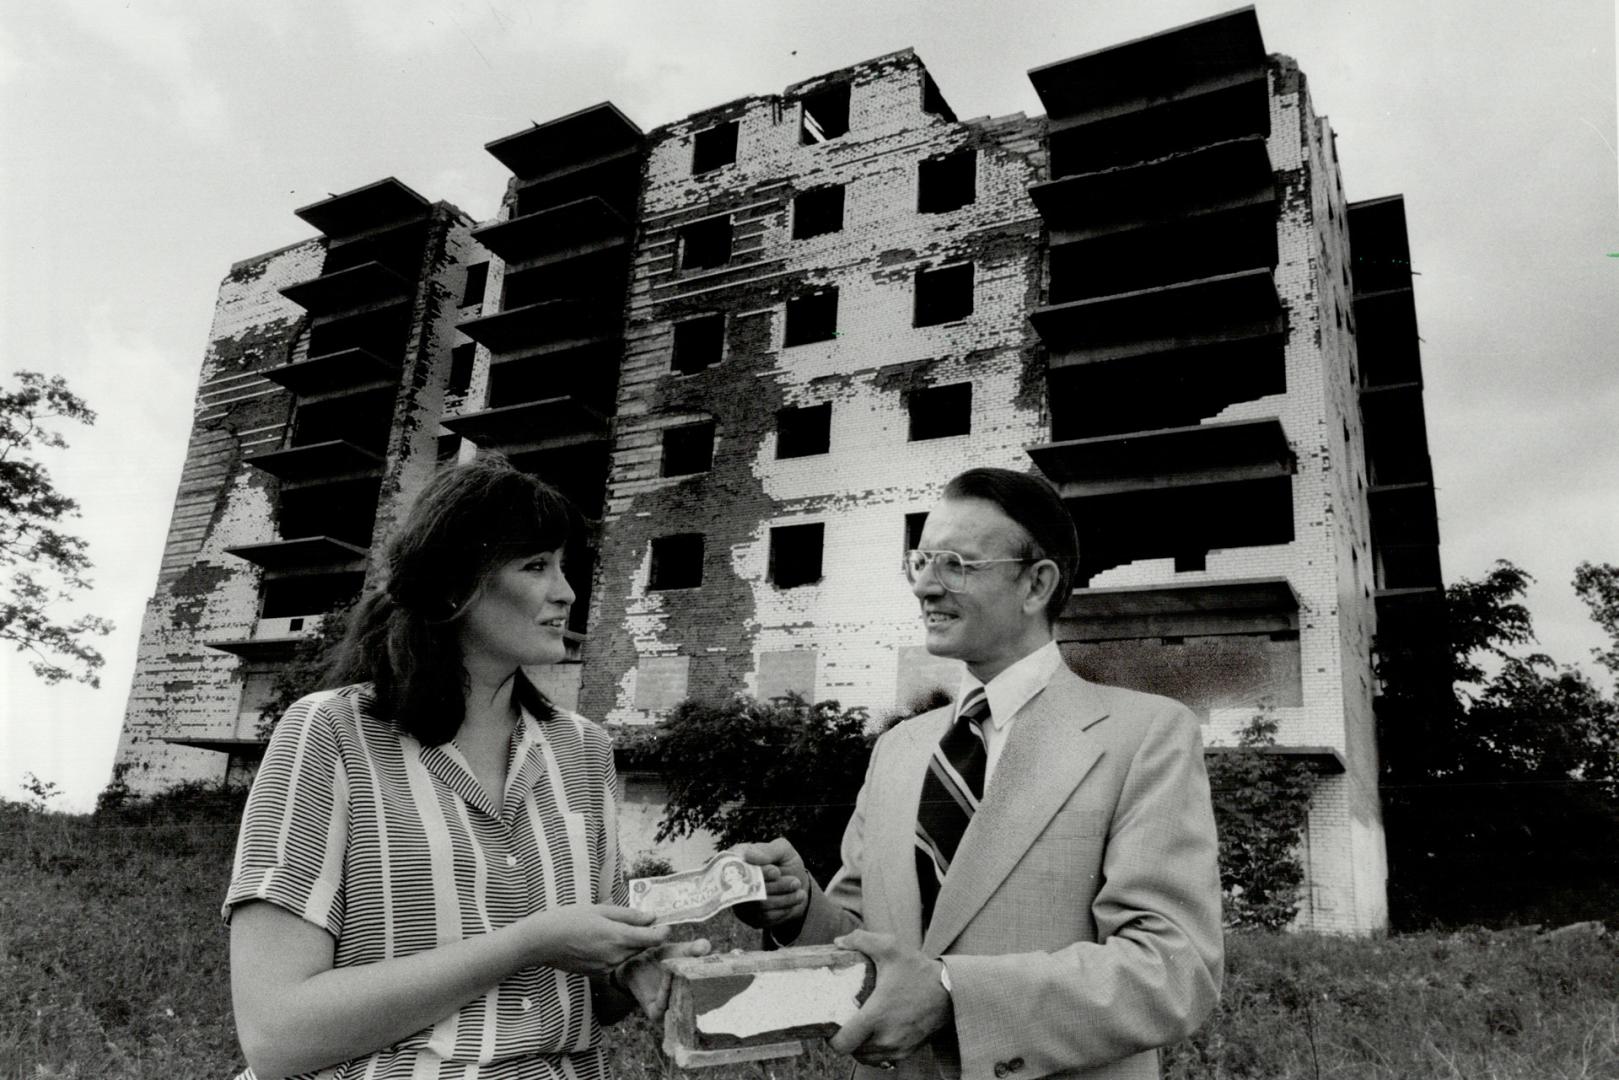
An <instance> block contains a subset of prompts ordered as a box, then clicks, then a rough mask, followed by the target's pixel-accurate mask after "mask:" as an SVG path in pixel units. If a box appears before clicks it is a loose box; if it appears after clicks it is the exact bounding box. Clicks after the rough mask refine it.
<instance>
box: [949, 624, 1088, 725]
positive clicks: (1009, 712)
mask: <svg viewBox="0 0 1619 1080" xmlns="http://www.w3.org/2000/svg"><path fill="white" fill-rule="evenodd" d="M1062 662H1063V661H1062V652H1061V651H1060V650H1059V649H1058V648H1057V643H1056V642H1055V641H1048V642H1046V643H1045V644H1044V645H1042V646H1040V647H1039V648H1038V649H1036V650H1034V652H1032V653H1030V654H1029V655H1028V656H1025V657H1023V658H1022V659H1021V660H1019V661H1017V662H1016V663H1014V664H1012V665H1011V666H1010V667H1008V668H1007V669H1006V670H1005V671H1003V672H1001V673H1000V674H999V675H997V676H995V677H994V678H993V679H991V680H989V682H988V683H983V682H980V681H979V680H978V677H977V676H976V675H974V674H973V673H972V672H970V671H963V672H962V675H961V689H960V690H959V691H958V692H957V694H956V714H957V715H958V716H959V715H960V714H961V705H962V703H963V702H964V701H966V700H967V697H968V695H970V694H971V693H972V692H973V691H974V690H976V689H978V687H980V686H982V687H984V693H985V694H987V695H988V696H989V723H990V726H991V727H993V728H996V729H999V728H1001V727H1004V726H1005V725H1007V724H1010V723H1011V722H1012V718H1013V717H1015V716H1016V715H1017V714H1018V710H1020V709H1022V708H1023V706H1025V705H1027V704H1028V703H1029V701H1030V700H1031V699H1032V698H1033V697H1034V695H1036V694H1038V693H1039V692H1040V691H1042V690H1044V689H1045V688H1046V685H1047V684H1048V683H1050V682H1051V677H1052V676H1053V675H1055V674H1057V669H1058V668H1060V667H1061V666H1062Z"/></svg>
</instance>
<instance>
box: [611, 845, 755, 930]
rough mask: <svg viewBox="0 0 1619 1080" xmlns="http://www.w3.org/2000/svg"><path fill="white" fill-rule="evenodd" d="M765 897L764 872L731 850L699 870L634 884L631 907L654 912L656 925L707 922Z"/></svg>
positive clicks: (638, 881) (649, 878) (650, 878)
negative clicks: (727, 909) (723, 912)
mask: <svg viewBox="0 0 1619 1080" xmlns="http://www.w3.org/2000/svg"><path fill="white" fill-rule="evenodd" d="M764 898H765V875H764V871H763V870H762V869H760V868H759V867H757V866H754V865H752V864H751V863H749V862H746V861H745V860H744V859H743V858H742V857H741V856H740V855H736V854H733V853H732V852H729V851H722V852H720V853H719V854H718V855H715V856H714V857H713V858H712V859H709V860H708V862H707V863H705V864H704V865H703V866H702V867H701V868H699V869H697V870H683V871H681V872H680V873H678V874H663V875H661V876H659V877H644V878H633V879H631V881H630V907H632V908H634V909H635V910H636V911H649V912H651V913H652V914H653V915H654V916H655V917H656V918H655V920H654V922H653V925H654V926H665V925H671V924H674V923H688V922H703V921H704V920H706V919H711V918H713V917H714V916H715V915H717V914H719V912H721V911H723V910H724V909H726V908H728V907H730V906H732V905H733V904H742V903H746V902H747V901H749V900H763V899H764Z"/></svg>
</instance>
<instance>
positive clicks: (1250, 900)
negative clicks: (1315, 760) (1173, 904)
mask: <svg viewBox="0 0 1619 1080" xmlns="http://www.w3.org/2000/svg"><path fill="white" fill-rule="evenodd" d="M1276 729H1277V723H1276V719H1275V717H1274V716H1273V715H1272V714H1271V711H1270V710H1269V709H1266V710H1264V711H1262V712H1260V713H1259V714H1258V715H1256V716H1255V717H1254V718H1253V719H1252V720H1250V721H1249V722H1248V725H1247V726H1246V727H1244V728H1243V730H1242V732H1241V733H1240V734H1239V735H1238V737H1237V747H1236V749H1234V750H1229V751H1224V752H1222V753H1220V754H1216V755H1213V756H1211V758H1210V759H1209V786H1210V788H1211V789H1212V794H1213V800H1214V820H1215V825H1216V827H1217V828H1218V830H1219V836H1220V892H1221V894H1222V897H1223V900H1224V913H1225V923H1226V925H1227V926H1230V927H1237V928H1241V929H1254V930H1280V929H1282V928H1284V927H1286V926H1287V925H1288V924H1289V923H1291V922H1292V921H1293V918H1294V916H1296V915H1297V914H1298V910H1299V887H1300V886H1301V885H1303V884H1304V863H1303V861H1302V860H1301V859H1300V858H1299V845H1300V842H1301V841H1302V840H1303V839H1304V829H1305V825H1306V823H1307V815H1308V813H1309V806H1310V792H1311V790H1312V789H1313V788H1314V787H1315V772H1314V770H1313V769H1311V768H1310V766H1308V765H1306V764H1304V763H1303V762H1301V761H1298V760H1295V759H1293V758H1289V757H1285V756H1283V755H1281V754H1273V753H1267V752H1266V748H1267V747H1273V746H1275V745H1276Z"/></svg>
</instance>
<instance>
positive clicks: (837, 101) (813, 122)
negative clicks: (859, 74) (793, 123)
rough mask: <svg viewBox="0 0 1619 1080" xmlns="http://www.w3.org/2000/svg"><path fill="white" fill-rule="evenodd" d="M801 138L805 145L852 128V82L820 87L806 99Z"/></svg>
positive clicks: (833, 136)
mask: <svg viewBox="0 0 1619 1080" xmlns="http://www.w3.org/2000/svg"><path fill="white" fill-rule="evenodd" d="M802 113H803V117H802V121H801V122H800V124H799V126H798V141H799V142H800V143H801V144H803V145H804V146H813V145H814V144H815V143H823V142H827V141H829V140H831V139H835V138H837V137H838V136H839V135H846V134H848V132H849V84H848V83H839V84H838V85H836V86H828V87H827V88H826V89H824V90H817V91H816V92H815V93H813V94H808V95H806V96H805V97H804V99H803V107H802Z"/></svg>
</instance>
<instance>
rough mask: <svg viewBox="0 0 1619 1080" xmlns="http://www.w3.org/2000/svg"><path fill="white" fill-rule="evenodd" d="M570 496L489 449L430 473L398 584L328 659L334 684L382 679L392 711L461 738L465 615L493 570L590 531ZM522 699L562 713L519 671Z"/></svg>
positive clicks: (396, 566) (390, 558)
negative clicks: (468, 461) (470, 459)
mask: <svg viewBox="0 0 1619 1080" xmlns="http://www.w3.org/2000/svg"><path fill="white" fill-rule="evenodd" d="M585 532H586V530H585V527H584V522H583V521H582V519H581V518H580V516H579V513H578V511H577V510H575V509H574V507H573V504H572V503H570V502H569V501H568V499H567V497H566V496H564V495H563V494H562V493H561V492H559V491H557V490H556V489H555V488H553V487H552V486H551V485H549V484H547V483H545V482H544V481H542V480H538V479H536V478H534V477H532V476H529V475H528V474H527V473H522V472H518V471H517V470H516V469H514V468H512V467H511V465H510V464H508V463H507V462H506V461H505V459H503V458H500V457H498V456H488V457H483V458H480V459H479V460H477V461H475V462H472V463H471V464H467V465H455V466H452V467H450V468H447V469H444V470H442V471H441V472H439V473H438V474H437V475H435V476H434V477H433V479H432V480H430V481H429V482H428V484H427V486H426V487H425V488H423V489H422V492H421V494H420V495H419V496H417V498H416V501H415V503H414V504H412V506H411V508H410V512H409V513H407V514H406V515H405V519H404V521H403V522H401V523H400V524H399V525H398V526H397V528H396V529H395V530H394V533H393V536H392V537H391V539H390V540H389V541H388V547H387V554H386V560H387V584H386V585H384V586H383V587H382V588H380V589H378V590H376V591H374V592H371V593H369V594H367V595H366V596H365V597H363V598H362V599H361V600H360V602H359V604H357V605H356V606H355V608H354V611H353V612H352V613H351V614H350V616H349V622H348V628H347V631H346V633H345V634H344V636H343V640H342V641H341V642H340V643H339V644H338V646H337V648H336V650H335V651H334V652H333V656H332V660H331V662H330V664H328V666H327V669H326V677H325V680H324V682H325V685H326V686H328V687H336V686H346V685H348V684H349V683H357V682H370V683H371V684H372V685H373V687H374V689H375V692H376V698H377V704H378V707H379V709H380V711H381V713H382V715H383V716H385V717H387V718H388V719H389V720H391V721H392V722H393V723H394V724H395V725H397V726H398V727H399V728H400V730H402V731H404V732H405V733H406V734H408V735H412V736H414V737H415V738H417V739H420V740H421V741H422V742H423V743H424V744H426V745H428V746H438V745H440V744H442V743H446V742H449V741H450V740H451V739H452V738H454V737H455V733H456V732H457V731H458V730H460V728H461V721H462V720H463V719H464V717H465V699H464V697H463V694H464V692H465V687H466V672H465V670H464V669H463V667H462V664H461V643H460V636H459V631H460V624H461V619H462V617H463V616H464V615H465V614H466V610H467V607H468V605H469V604H470V602H471V601H472V599H473V598H474V597H476V596H477V594H478V592H479V590H480V589H482V588H483V586H484V584H485V583H486V582H487V581H488V579H489V576H490V575H491V574H492V573H493V572H494V571H495V570H496V569H498V568H499V567H500V566H501V565H503V564H504V563H506V562H508V561H510V560H512V559H520V558H526V557H528V556H530V555H534V554H537V553H539V552H544V551H555V550H556V549H558V548H561V547H563V546H564V545H566V544H568V543H569V542H570V541H576V542H577V541H580V540H582V539H583V538H584V536H585ZM516 680H517V682H516V686H515V688H514V693H515V694H516V696H517V700H518V702H519V704H521V705H522V706H524V707H525V708H527V709H528V710H529V711H530V712H531V713H533V714H534V715H535V716H536V717H538V718H539V719H541V720H548V719H550V718H551V717H552V716H553V715H555V710H554V709H553V708H552V707H551V703H550V702H549V701H547V700H546V699H545V696H544V695H543V694H541V693H540V692H539V691H538V690H537V689H535V687H534V685H533V684H532V683H531V682H529V681H528V679H526V678H524V676H523V673H522V671H521V670H519V671H518V672H517V675H516Z"/></svg>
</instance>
